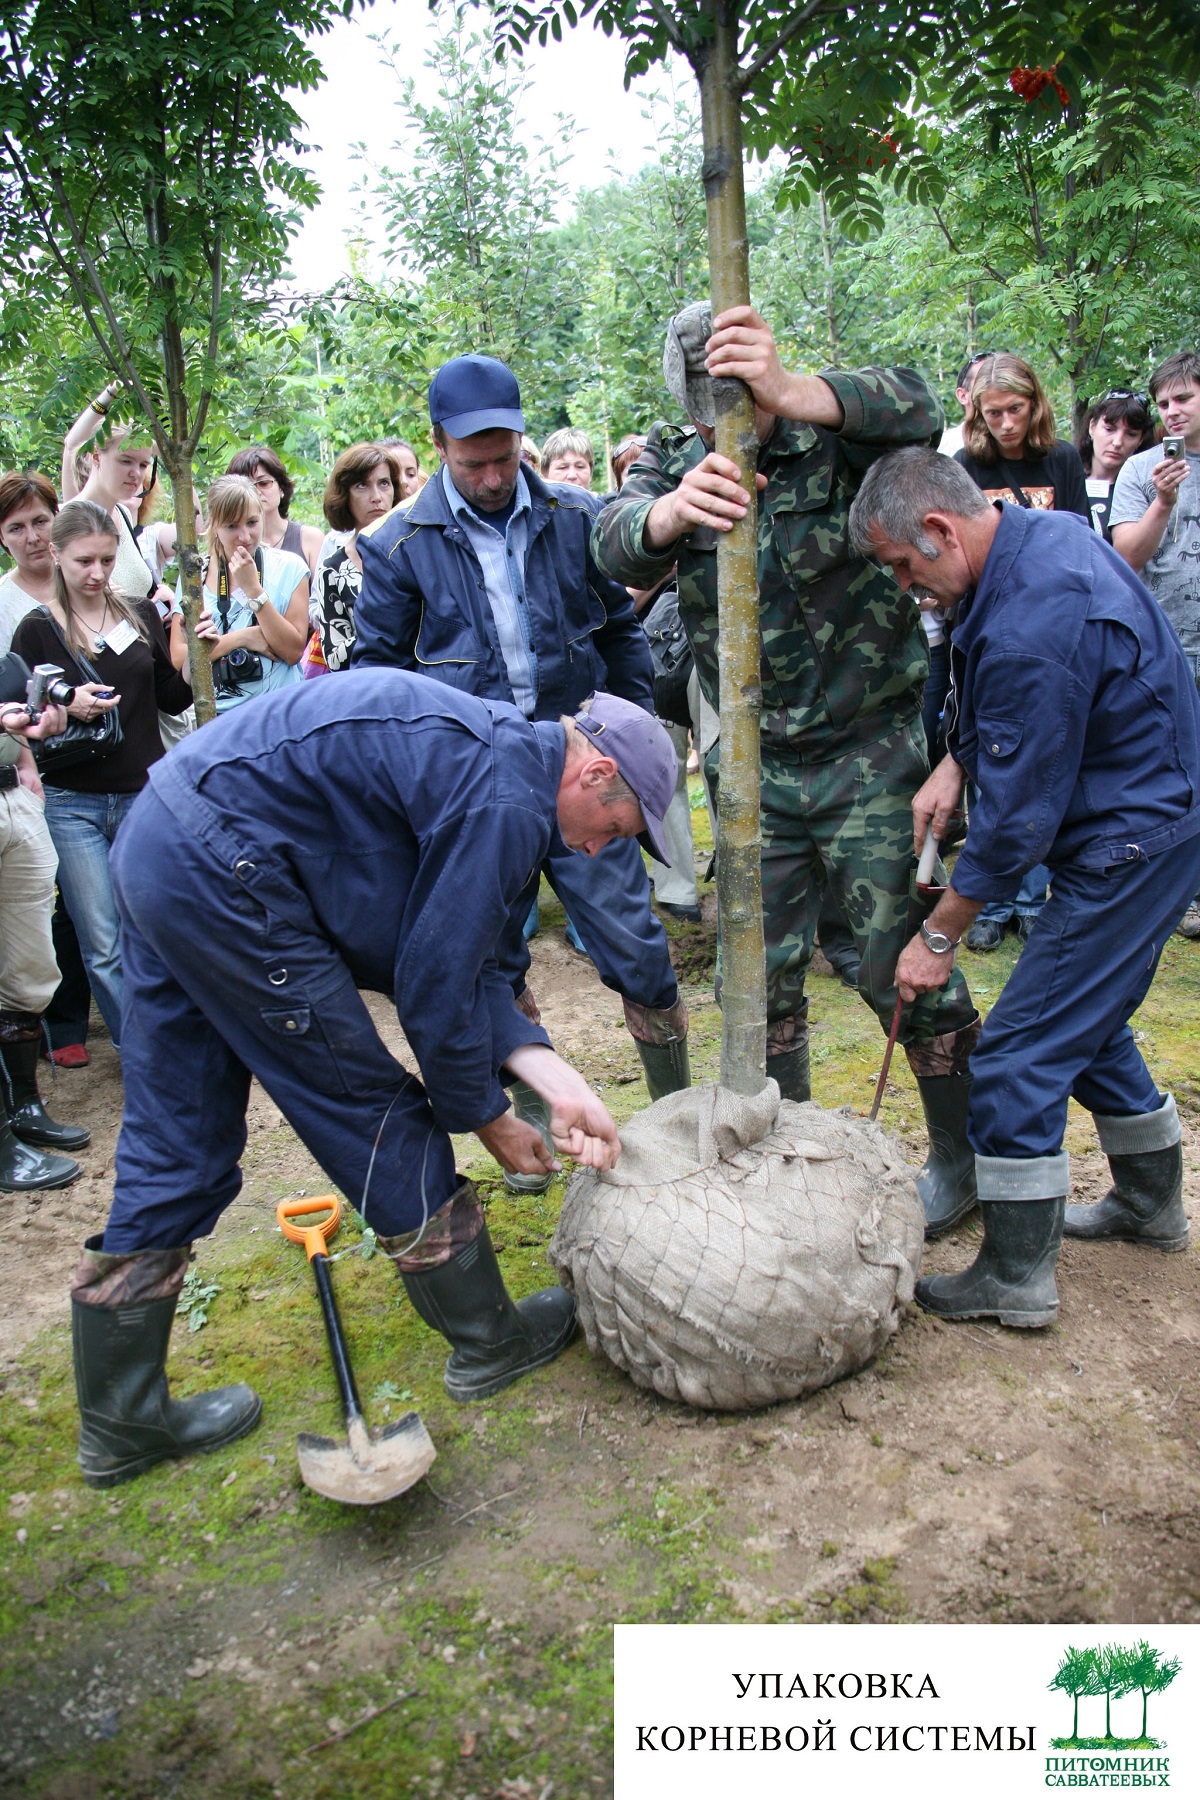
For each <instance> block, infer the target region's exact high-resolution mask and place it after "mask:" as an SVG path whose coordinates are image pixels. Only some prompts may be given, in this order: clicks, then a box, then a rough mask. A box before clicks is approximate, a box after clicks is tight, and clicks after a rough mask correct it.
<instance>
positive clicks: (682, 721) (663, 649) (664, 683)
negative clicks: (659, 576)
mask: <svg viewBox="0 0 1200 1800" xmlns="http://www.w3.org/2000/svg"><path fill="white" fill-rule="evenodd" d="M642 630H643V631H644V632H645V633H646V638H647V640H648V642H649V645H650V660H651V662H652V663H653V664H654V711H655V713H656V714H657V716H658V717H659V718H660V719H662V720H663V722H664V723H665V724H667V725H688V724H690V723H691V718H690V715H689V713H688V703H687V691H688V682H689V681H690V680H691V678H692V669H693V668H694V666H695V662H694V658H693V656H692V647H691V645H690V644H689V643H688V640H687V633H686V632H685V631H684V629H683V620H682V619H681V618H680V616H679V594H678V591H677V590H676V589H675V588H674V587H669V588H666V589H664V591H663V592H662V593H661V594H660V595H659V596H658V599H657V600H656V601H655V602H654V605H653V606H652V607H651V608H650V611H649V612H648V613H647V614H646V616H645V618H644V619H643V620H642Z"/></svg>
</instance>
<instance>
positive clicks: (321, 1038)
mask: <svg viewBox="0 0 1200 1800" xmlns="http://www.w3.org/2000/svg"><path fill="white" fill-rule="evenodd" d="M674 787H675V752H674V749H673V748H672V745H671V741H670V739H669V738H668V736H667V734H666V732H665V731H664V730H663V729H662V727H661V726H660V725H659V724H658V723H657V722H656V721H655V720H654V719H652V718H650V717H649V716H648V715H647V714H646V713H644V712H643V711H641V709H640V708H638V707H635V706H633V705H631V704H629V703H628V702H626V701H623V700H620V699H618V698H616V697H614V696H611V695H603V694H602V695H596V696H594V698H593V699H592V701H591V702H590V703H589V705H588V709H587V710H586V711H583V712H580V713H579V714H577V715H576V716H575V717H574V718H573V719H571V718H567V719H565V720H562V721H553V722H551V721H546V722H544V723H542V722H539V723H537V724H530V723H528V722H527V721H526V720H524V719H523V718H522V717H521V715H520V714H519V713H518V712H517V711H516V710H515V709H514V708H513V707H511V706H508V705H505V704H502V703H492V702H485V701H481V700H476V699H474V698H473V697H471V696H469V695H465V694H454V693H449V692H447V691H446V690H445V689H444V688H440V687H437V686H435V685H434V683H432V682H429V681H422V680H421V679H420V677H418V676H414V675H409V674H403V673H401V672H400V671H398V670H370V671H367V672H365V673H364V674H363V675H361V676H360V677H359V678H358V679H357V680H356V681H353V682H351V681H345V682H339V681H321V682H314V683H311V684H308V685H306V686H304V687H301V688H294V689H292V690H290V691H289V692H288V693H287V694H283V695H280V696H278V697H274V696H272V697H271V698H269V699H267V700H261V701H258V702H256V703H255V705H254V706H244V707H239V708H237V710H236V712H234V713H231V714H230V715H229V716H228V717H227V718H226V719H223V720H220V721H218V722H217V723H216V724H214V725H211V726H209V727H208V729H207V730H205V731H202V732H198V733H197V734H196V735H195V736H194V737H193V738H190V739H189V740H188V741H187V742H186V743H185V744H183V745H181V746H180V748H179V749H177V750H176V751H175V752H174V754H173V755H172V756H171V757H169V758H168V759H167V760H165V761H164V762H161V763H158V764H156V765H155V767H154V769H153V770H152V771H151V775H150V784H149V786H148V788H147V790H146V792H145V793H144V794H143V795H142V796H141V798H140V799H139V801H138V804H137V806H136V807H135V808H134V810H133V812H132V813H131V814H130V817H129V820H128V822H127V823H126V824H125V825H124V826H122V828H121V835H120V839H119V840H118V842H117V844H116V845H115V847H114V850H113V854H112V861H111V867H112V871H113V885H114V888H115V890H116V893H117V900H118V905H119V908H120V912H121V947H122V958H123V966H124V974H125V1002H124V1011H123V1020H124V1025H123V1030H122V1037H121V1060H122V1073H123V1075H124V1081H125V1113H124V1119H123V1122H122V1126H121V1135H120V1139H119V1141H118V1144H117V1157H116V1185H115V1190H114V1196H113V1204H112V1210H111V1212H110V1214H109V1219H108V1223H107V1225H106V1226H105V1229H104V1232H103V1235H102V1236H101V1237H99V1238H94V1239H92V1240H90V1241H89V1243H88V1245H87V1247H86V1251H85V1255H84V1258H83V1261H82V1263H81V1264H80V1267H79V1270H78V1272H77V1274H76V1277H75V1283H74V1287H73V1291H72V1299H73V1303H74V1304H73V1308H72V1313H73V1320H74V1327H73V1328H74V1336H75V1367H76V1378H77V1384H78V1392H79V1405H80V1412H81V1414H82V1418H83V1429H82V1432H81V1436H80V1449H79V1460H80V1465H81V1467H82V1469H83V1472H84V1476H85V1478H86V1479H87V1480H88V1481H89V1482H91V1483H92V1484H93V1485H96V1486H110V1485H112V1484H113V1483H115V1482H117V1481H123V1480H126V1479H127V1478H128V1477H129V1476H131V1475H135V1474H137V1473H138V1472H139V1471H140V1470H141V1469H144V1468H147V1467H149V1465H150V1464H151V1463H153V1462H157V1461H159V1460H161V1459H162V1458H163V1457H166V1456H180V1455H186V1454H188V1453H189V1452H190V1451H193V1450H212V1449H216V1448H218V1447H220V1446H221V1445H223V1444H226V1443H229V1442H231V1441H232V1440H233V1439H234V1438H236V1437H239V1436H240V1435H241V1434H242V1433H243V1432H244V1431H248V1430H249V1429H250V1427H251V1426H252V1425H253V1424H254V1422H255V1420H256V1419H257V1417H258V1413H259V1410H260V1403H259V1401H258V1398H257V1396H256V1395H255V1394H253V1393H251V1391H250V1390H249V1389H248V1388H245V1387H240V1386H239V1387H233V1388H225V1389H221V1390H219V1391H218V1392H216V1393H213V1394H207V1395H201V1396H199V1397H198V1398H196V1399H191V1400H187V1401H184V1402H182V1403H177V1402H173V1401H172V1400H171V1399H170V1398H169V1395H168V1393H167V1384H166V1377H165V1374H164V1366H165V1361H166V1352H167V1341H168V1338H169V1336H170V1330H171V1320H172V1317H173V1315H174V1312H175V1305H176V1301H177V1299H178V1295H179V1291H180V1288H181V1286H182V1283H183V1278H184V1272H185V1269H186V1266H187V1261H188V1252H189V1248H190V1245H191V1241H192V1239H193V1238H196V1237H200V1236H204V1235H206V1234H207V1233H208V1232H210V1231H212V1229H213V1227H214V1226H215V1224H216V1221H217V1219H218V1218H219V1216H220V1215H221V1213H222V1212H223V1211H224V1210H225V1208H226V1207H227V1206H228V1205H229V1204H230V1202H231V1201H232V1200H233V1199H234V1198H235V1197H236V1195H237V1193H238V1191H239V1189H240V1187H241V1173H240V1170H239V1167H238V1162H239V1158H240V1156H241V1154H242V1151H243V1149H244V1147H245V1143H246V1119H245V1115H246V1103H247V1098H248V1095H249V1091H250V1079H251V1076H252V1075H254V1076H257V1078H258V1080H259V1081H260V1082H261V1083H262V1085H263V1087H264V1088H265V1089H266V1090H267V1092H268V1093H269V1094H270V1095H271V1097H272V1099H273V1100H274V1101H275V1103H276V1104H277V1105H278V1106H279V1108H280V1110H281V1111H282V1112H283V1114H284V1116H285V1117H286V1118H287V1119H288V1121H289V1123H290V1124H291V1125H292V1127H293V1129H294V1130H295V1131H296V1133H297V1135H298V1136H299V1137H300V1138H301V1139H302V1140H303V1141H304V1143H305V1144H306V1145H307V1147H308V1149H309V1150H310V1151H311V1152H312V1154H313V1156H314V1157H315V1158H316V1160H317V1161H318V1162H319V1163H320V1165H321V1167H322V1168H323V1169H324V1170H325V1172H326V1174H327V1175H328V1176H329V1178H330V1179H331V1180H332V1181H333V1182H335V1183H336V1185H337V1186H338V1187H339V1188H340V1189H341V1190H342V1192H343V1193H345V1194H346V1195H347V1197H348V1198H349V1200H350V1201H351V1203H352V1204H353V1205H354V1206H355V1207H356V1208H357V1210H358V1211H359V1213H360V1214H361V1215H362V1217H363V1219H364V1220H365V1221H366V1223H367V1224H368V1225H370V1226H372V1227H373V1228H374V1230H375V1231H376V1233H377V1234H378V1240H379V1244H380V1247H381V1248H382V1249H383V1250H384V1251H385V1252H386V1253H387V1254H388V1255H389V1256H390V1257H392V1259H393V1260H394V1261H395V1263H396V1267H397V1269H398V1271H399V1272H400V1274H401V1275H402V1277H403V1280H404V1285H405V1287H406V1288H407V1290H408V1293H409V1296H410V1298H411V1299H412V1302H413V1304H414V1306H415V1307H416V1309H417V1311H418V1312H419V1313H420V1315H421V1317H422V1318H423V1319H424V1320H425V1321H426V1323H427V1324H430V1325H432V1326H433V1327H434V1328H435V1329H436V1330H438V1331H440V1332H441V1333H442V1334H443V1335H444V1336H445V1337H446V1338H448V1339H449V1341H450V1344H451V1346H452V1348H453V1355H452V1356H451V1357H450V1360H449V1362H448V1363H447V1365H446V1387H447V1391H448V1392H449V1393H450V1395H451V1397H452V1398H454V1399H457V1400H470V1399H480V1398H483V1397H485V1396H486V1395H488V1394H492V1393H495V1392H496V1391H497V1390H498V1389H499V1388H502V1387H505V1386H507V1384H508V1383H509V1382H510V1381H513V1380H515V1379H516V1378H517V1377H518V1376H519V1375H523V1374H524V1373H526V1371H527V1370H529V1369H535V1368H538V1367H539V1366H540V1365H541V1364H542V1363H545V1362H549V1361H550V1360H551V1359H552V1358H553V1357H555V1356H557V1355H558V1353H559V1352H560V1350H562V1349H563V1348H564V1346H565V1345H566V1344H567V1343H568V1341H569V1340H570V1337H571V1334H572V1331H573V1330H574V1303H573V1301H572V1300H571V1298H570V1296H569V1295H568V1294H566V1293H564V1292H563V1291H562V1290H561V1289H558V1288H547V1289H545V1290H543V1291H542V1292H541V1293H538V1294H533V1295H531V1296H529V1297H528V1298H527V1299H525V1300H522V1301H521V1302H520V1304H519V1305H516V1306H514V1304H513V1303H512V1301H511V1300H510V1299H509V1296H508V1293H507V1291H506V1289H505V1286H504V1282H503V1279H502V1277H501V1274H500V1271H499V1268H498V1266H497V1263H496V1257H495V1253H494V1251H493V1249H492V1246H491V1242H490V1240H489V1238H488V1234H487V1229H486V1227H485V1225H484V1220H483V1212H482V1209H481V1207H480V1204H479V1200H478V1197H477V1195H476V1193H475V1189H474V1187H473V1186H472V1184H471V1183H470V1182H469V1181H464V1180H462V1179H461V1178H460V1177H459V1175H458V1174H457V1172H456V1170H455V1166H454V1150H453V1146H452V1144H451V1141H450V1133H451V1132H464V1131H473V1132H475V1133H476V1135H477V1136H478V1137H479V1138H480V1140H481V1141H482V1142H483V1144H485V1145H486V1147H487V1148H488V1149H489V1150H490V1151H491V1152H492V1154H493V1155H494V1156H495V1157H496V1158H497V1159H498V1161H499V1162H500V1163H501V1165H502V1166H503V1167H504V1168H505V1169H509V1170H515V1171H519V1172H522V1171H523V1172H525V1173H528V1174H538V1175H540V1174H543V1173H545V1174H549V1172H550V1171H551V1170H553V1169H555V1168H557V1167H558V1164H557V1162H556V1161H555V1159H554V1151H555V1150H556V1149H557V1150H561V1151H565V1152H567V1153H569V1154H570V1155H571V1156H573V1157H575V1158H576V1160H577V1161H580V1162H583V1163H588V1164H590V1165H592V1166H593V1167H598V1168H607V1167H609V1166H611V1164H612V1163H613V1162H614V1161H615V1159H616V1155H617V1148H618V1146H617V1137H616V1128H615V1126H614V1125H613V1121H612V1119H611V1118H610V1117H609V1114H608V1112H607V1111H606V1109H605V1107H604V1106H603V1104H602V1103H601V1102H600V1100H599V1099H598V1098H597V1097H596V1095H595V1094H593V1093H592V1091H591V1089H590V1088H589V1087H588V1086H587V1084H586V1083H585V1082H584V1081H583V1079H582V1078H581V1077H580V1076H579V1075H577V1074H576V1073H575V1071H574V1070H573V1069H571V1068H569V1067H568V1066H567V1064H566V1063H564V1062H562V1061H561V1059H560V1058H559V1057H557V1056H556V1055H555V1053H554V1051H553V1049H552V1048H551V1047H550V1040H549V1038H548V1037H547V1036H546V1033H545V1032H544V1031H543V1030H542V1028H541V1026H540V1025H538V1024H536V1023H534V1022H533V1021H531V1020H530V1019H529V1017H528V1016H527V1015H526V1014H525V1013H524V1012H522V1011H521V1010H520V1009H519V1008H518V1006H517V1005H516V1003H515V1000H514V997H513V992H512V988H511V986H510V985H509V983H508V982H507V980H505V978H504V977H503V976H502V975H501V973H500V971H499V969H498V968H497V966H496V962H495V955H494V951H495V945H496V942H497V939H498V937H499V936H500V934H501V933H502V932H503V930H504V926H505V922H506V920H507V918H508V916H509V913H510V912H511V910H512V907H513V904H514V901H515V899H516V896H517V895H518V894H520V893H521V892H522V891H523V890H524V888H525V887H526V886H527V884H528V879H529V871H530V870H531V869H535V868H537V867H539V866H540V864H541V863H542V861H543V860H544V859H545V857H546V856H547V855H548V854H549V853H550V852H551V850H552V849H553V851H554V853H555V854H556V855H558V856H566V855H569V854H575V853H578V852H580V851H582V852H584V855H581V856H580V857H579V860H580V861H581V862H582V861H585V860H586V858H587V857H591V856H596V855H598V854H600V853H601V852H602V851H603V849H604V847H605V846H606V845H607V844H609V843H611V842H614V841H616V840H618V839H628V840H631V841H632V840H633V838H634V837H635V836H636V835H637V834H639V833H643V832H644V833H645V834H646V835H647V837H648V840H649V844H650V847H651V848H653V849H654V851H655V854H659V853H660V848H661V845H662V842H663V833H662V818H663V815H664V814H665V812H666V809H667V807H668V805H669V804H670V799H671V795H672V793H673V792H674ZM360 988H370V989H374V990H375V991H377V992H380V993H387V994H391V995H392V996H393V998H394V1000H395V1004H396V1010H397V1013H398V1015H399V1019H400V1023H401V1025H402V1027H403V1029H404V1035H405V1037H406V1039H407V1041H408V1044H409V1046H410V1048H411V1050H412V1052H413V1056H414V1057H415V1059H416V1062H417V1065H418V1067H419V1069H420V1079H419V1080H418V1079H417V1077H416V1076H415V1075H413V1074H410V1073H408V1072H407V1071H406V1070H405V1069H403V1068H402V1067H401V1065H400V1064H399V1063H398V1062H396V1061H395V1059H394V1058H393V1057H392V1056H391V1055H390V1054H389V1052H388V1051H387V1050H386V1049H385V1047H384V1045H383V1043H382V1042H381V1041H380V1038H379V1036H378V1034H377V1032H376V1030H375V1028H374V1026H373V1024H372V1023H371V1019H370V1015H369V1014H368V1012H367V1009H366V1007H365V1006H364V1004H363V1001H362V999H361V997H360V994H359V989H360ZM513 1076H519V1077H520V1078H521V1079H522V1080H524V1081H525V1082H527V1083H528V1084H529V1086H530V1088H531V1089H532V1090H533V1091H534V1092H536V1093H537V1094H538V1095H539V1096H540V1097H541V1099H542V1100H543V1101H544V1103H545V1106H546V1111H547V1118H548V1135H549V1138H550V1140H551V1143H552V1145H553V1148H551V1147H550V1146H549V1145H548V1144H547V1143H546V1142H545V1141H544V1140H543V1136H542V1134H541V1133H540V1132H539V1131H538V1130H537V1129H535V1128H534V1127H533V1126H532V1125H529V1124H526V1123H524V1122H522V1121H521V1120H520V1119H519V1118H517V1117H516V1116H515V1115H514V1114H513V1113H512V1112H511V1111H510V1110H509V1103H508V1099H507V1097H506V1095H505V1092H504V1088H503V1086H502V1085H501V1080H502V1078H504V1079H508V1078H511V1077H513Z"/></svg>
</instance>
